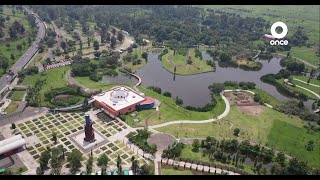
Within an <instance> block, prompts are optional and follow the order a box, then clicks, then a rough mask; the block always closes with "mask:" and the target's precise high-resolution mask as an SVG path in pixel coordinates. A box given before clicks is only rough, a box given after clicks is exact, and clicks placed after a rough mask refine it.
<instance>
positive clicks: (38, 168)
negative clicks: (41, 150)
mask: <svg viewBox="0 0 320 180" xmlns="http://www.w3.org/2000/svg"><path fill="white" fill-rule="evenodd" d="M36 174H37V175H42V174H43V171H42V169H41V167H37V169H36Z"/></svg>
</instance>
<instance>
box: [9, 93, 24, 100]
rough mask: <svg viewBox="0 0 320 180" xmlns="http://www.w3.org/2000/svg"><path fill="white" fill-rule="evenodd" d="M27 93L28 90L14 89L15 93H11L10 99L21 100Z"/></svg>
mask: <svg viewBox="0 0 320 180" xmlns="http://www.w3.org/2000/svg"><path fill="white" fill-rule="evenodd" d="M25 94H26V91H17V90H13V93H12V94H11V96H10V97H9V99H11V100H12V101H21V100H22V99H23V97H24V95H25Z"/></svg>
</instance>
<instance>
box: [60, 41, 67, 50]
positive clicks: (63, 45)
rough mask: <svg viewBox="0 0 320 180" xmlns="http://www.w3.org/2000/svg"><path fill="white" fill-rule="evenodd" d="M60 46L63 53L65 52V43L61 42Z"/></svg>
mask: <svg viewBox="0 0 320 180" xmlns="http://www.w3.org/2000/svg"><path fill="white" fill-rule="evenodd" d="M60 46H61V48H62V49H63V51H64V52H66V47H67V43H66V42H64V41H61V43H60Z"/></svg>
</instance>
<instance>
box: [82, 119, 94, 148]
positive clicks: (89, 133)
mask: <svg viewBox="0 0 320 180" xmlns="http://www.w3.org/2000/svg"><path fill="white" fill-rule="evenodd" d="M85 119H86V124H85V126H84V133H85V137H84V141H86V142H90V143H91V142H94V141H95V138H94V129H93V127H92V122H91V120H90V115H89V114H86V116H85Z"/></svg>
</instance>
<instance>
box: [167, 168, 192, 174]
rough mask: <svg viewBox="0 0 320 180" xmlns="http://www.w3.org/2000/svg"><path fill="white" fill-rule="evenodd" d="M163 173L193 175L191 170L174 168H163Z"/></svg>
mask: <svg viewBox="0 0 320 180" xmlns="http://www.w3.org/2000/svg"><path fill="white" fill-rule="evenodd" d="M161 175H193V174H192V171H191V170H176V169H173V168H161Z"/></svg>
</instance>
